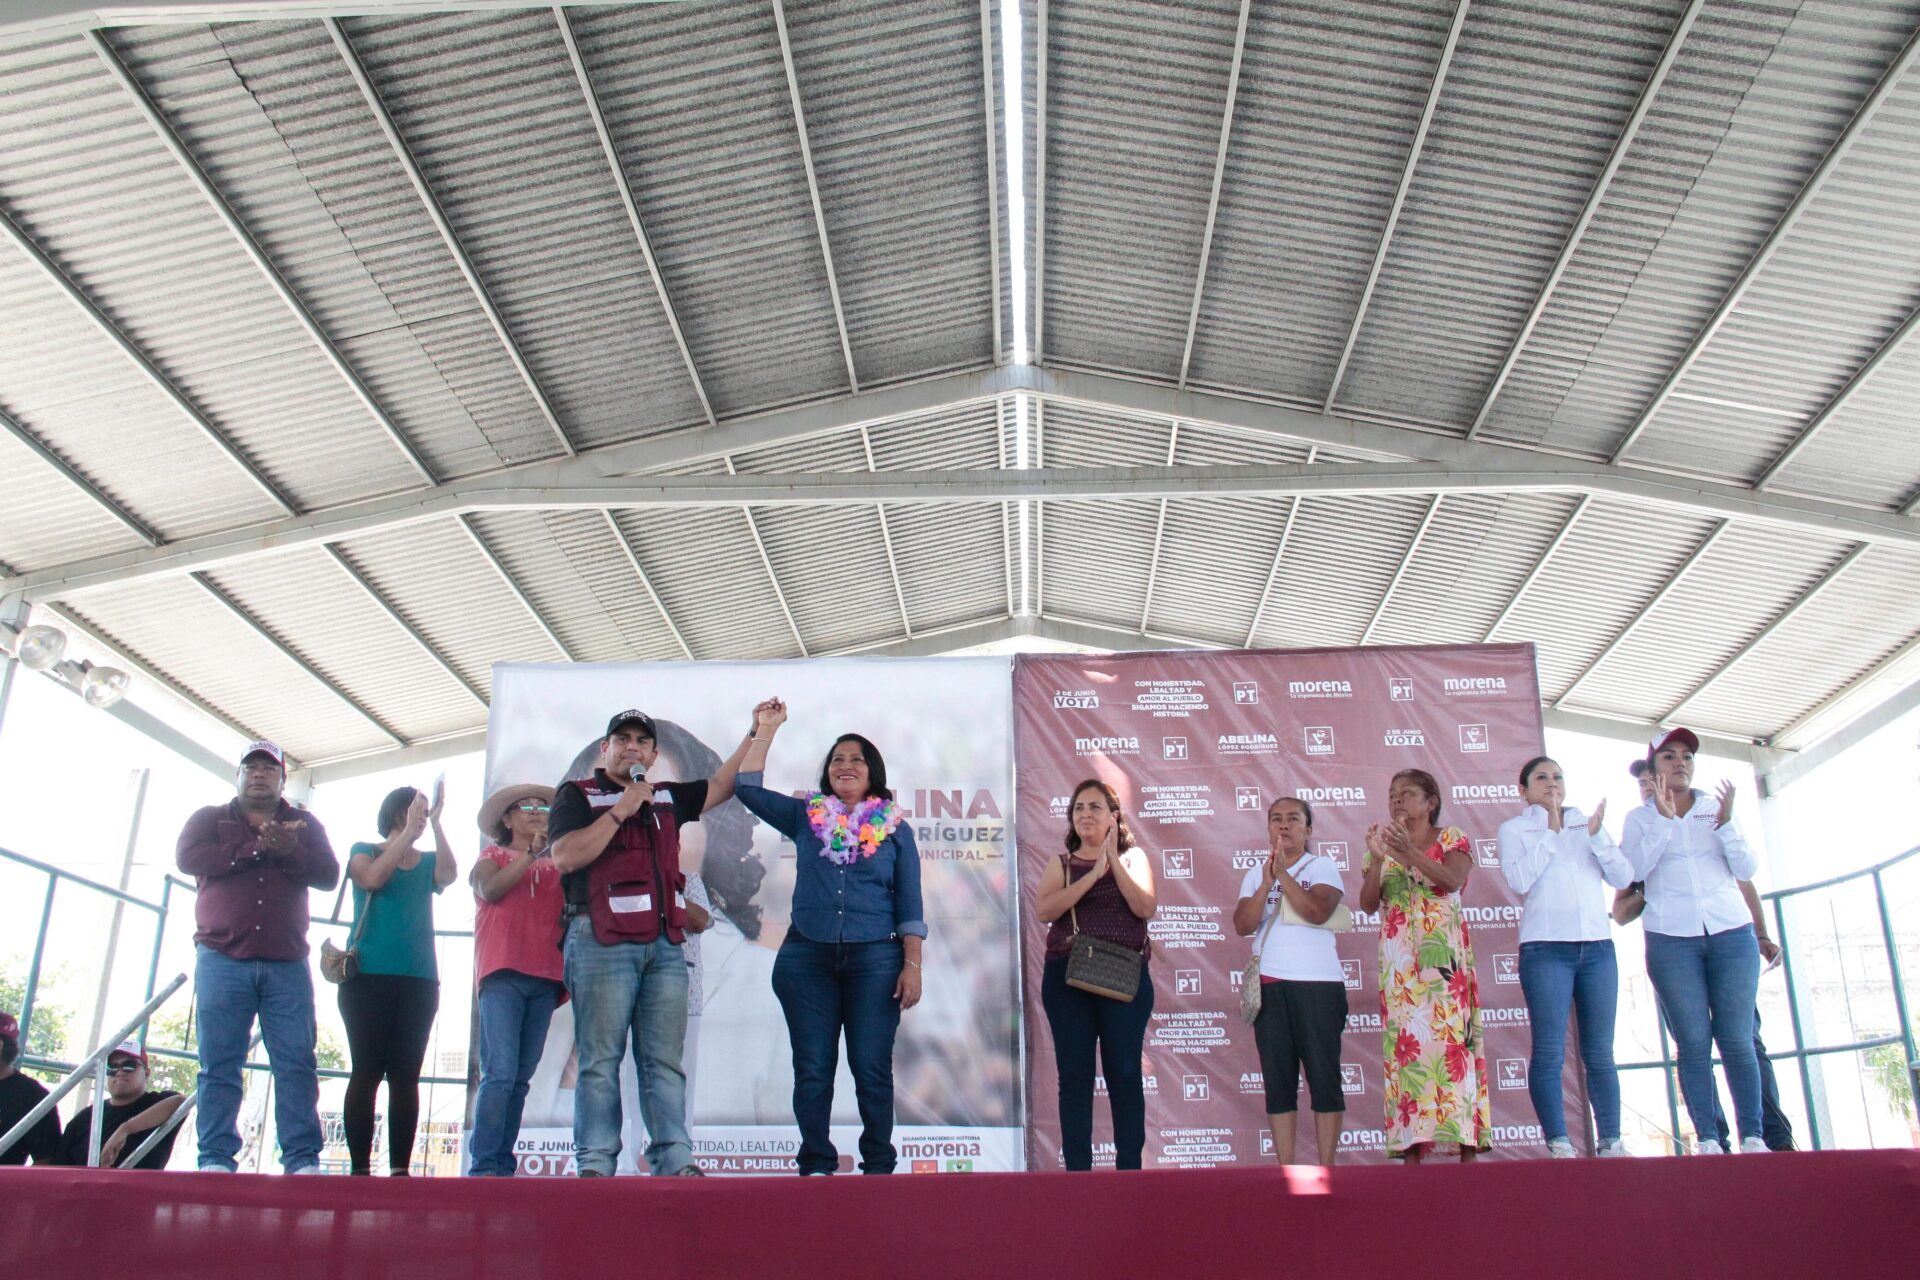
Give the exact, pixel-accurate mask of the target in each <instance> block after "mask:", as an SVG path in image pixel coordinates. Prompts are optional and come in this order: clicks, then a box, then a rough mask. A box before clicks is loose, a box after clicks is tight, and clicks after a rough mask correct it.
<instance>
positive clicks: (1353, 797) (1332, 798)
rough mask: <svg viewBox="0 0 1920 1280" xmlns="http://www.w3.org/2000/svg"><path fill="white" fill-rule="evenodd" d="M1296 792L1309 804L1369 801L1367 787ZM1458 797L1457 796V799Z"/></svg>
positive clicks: (1305, 789)
mask: <svg viewBox="0 0 1920 1280" xmlns="http://www.w3.org/2000/svg"><path fill="white" fill-rule="evenodd" d="M1459 789H1460V788H1458V787H1455V788H1454V790H1455V791H1458V790H1459ZM1507 790H1509V791H1511V790H1513V788H1512V787H1509V788H1507ZM1294 794H1295V795H1297V796H1299V797H1300V798H1301V799H1302V800H1305V801H1306V802H1307V803H1308V804H1323V805H1327V806H1329V807H1332V808H1341V807H1344V806H1347V805H1356V804H1365V803H1366V802H1367V789H1366V788H1365V787H1302V788H1300V790H1299V791H1297V792H1295V793H1294ZM1457 798H1458V797H1456V799H1457Z"/></svg>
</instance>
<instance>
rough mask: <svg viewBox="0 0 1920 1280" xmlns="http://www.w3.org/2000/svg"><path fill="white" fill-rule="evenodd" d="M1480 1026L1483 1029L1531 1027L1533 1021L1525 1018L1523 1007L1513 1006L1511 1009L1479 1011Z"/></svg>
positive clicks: (1498, 1008) (1524, 1008)
mask: <svg viewBox="0 0 1920 1280" xmlns="http://www.w3.org/2000/svg"><path fill="white" fill-rule="evenodd" d="M1480 1025H1481V1026H1483V1027H1526V1026H1531V1025H1533V1019H1532V1018H1530V1017H1528V1016H1527V1007H1526V1006H1525V1005H1515V1006H1514V1007H1513V1008H1511V1009H1502V1008H1500V1007H1498V1006H1495V1007H1493V1008H1487V1007H1485V1006H1482V1007H1481V1009H1480Z"/></svg>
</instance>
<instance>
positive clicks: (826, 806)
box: [807, 791, 901, 867]
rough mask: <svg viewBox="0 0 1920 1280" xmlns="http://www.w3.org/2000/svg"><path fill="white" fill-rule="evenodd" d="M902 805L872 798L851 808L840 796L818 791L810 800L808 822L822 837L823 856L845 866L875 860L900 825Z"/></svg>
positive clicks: (808, 803) (815, 832)
mask: <svg viewBox="0 0 1920 1280" xmlns="http://www.w3.org/2000/svg"><path fill="white" fill-rule="evenodd" d="M900 817H901V815H900V806H899V805H898V804H896V803H894V802H893V801H892V800H883V799H881V798H880V797H878V796H869V797H867V798H866V799H865V800H862V801H861V802H860V803H859V804H857V805H855V806H853V808H852V809H848V808H847V806H846V805H845V804H843V803H841V801H840V798H839V797H838V796H834V795H829V794H827V793H826V792H824V791H816V792H814V793H813V795H812V797H811V798H809V799H808V801H807V822H808V824H809V825H811V826H812V827H813V834H814V835H816V836H818V837H820V856H821V857H823V858H825V859H826V860H827V861H829V862H833V863H837V864H838V865H840V866H843V867H849V866H852V865H853V864H854V863H855V862H858V861H859V860H860V859H861V858H871V857H872V856H873V855H874V852H875V851H876V850H878V849H879V848H880V845H881V842H882V841H884V840H885V839H886V838H887V837H888V836H890V835H892V834H893V829H894V828H895V827H897V826H899V825H900Z"/></svg>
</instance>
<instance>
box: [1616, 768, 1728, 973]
mask: <svg viewBox="0 0 1920 1280" xmlns="http://www.w3.org/2000/svg"><path fill="white" fill-rule="evenodd" d="M1717 816H1719V805H1718V804H1716V803H1715V802H1714V801H1713V799H1712V798H1711V797H1709V796H1708V795H1707V793H1706V792H1704V791H1701V790H1699V789H1697V788H1696V789H1695V790H1694V793H1693V807H1692V808H1691V809H1689V810H1687V812H1686V815H1685V816H1684V817H1675V818H1663V817H1661V816H1660V811H1659V810H1658V809H1656V808H1654V807H1653V801H1651V800H1649V801H1647V802H1646V803H1645V804H1643V805H1641V806H1640V807H1639V808H1638V809H1635V810H1634V811H1633V812H1632V813H1629V814H1628V815H1627V821H1626V824H1625V826H1624V828H1623V829H1622V830H1621V833H1620V846H1621V848H1622V849H1623V850H1625V852H1626V855H1627V861H1628V862H1630V863H1632V864H1633V876H1634V879H1636V880H1644V881H1646V883H1647V889H1646V893H1647V910H1646V914H1644V915H1642V916H1641V917H1640V923H1641V924H1642V925H1644V926H1645V927H1646V929H1647V930H1648V931H1649V932H1652V933H1664V934H1667V935H1669V936H1672V937H1680V938H1685V937H1697V936H1699V935H1700V934H1703V933H1725V932H1726V931H1727V930H1729V929H1738V928H1739V927H1740V926H1741V925H1743V924H1752V923H1753V916H1752V915H1751V914H1749V913H1748V911H1747V900H1746V899H1745V898H1744V897H1742V896H1741V893H1740V881H1742V880H1751V879H1753V875H1754V872H1755V871H1757V870H1759V865H1760V864H1759V859H1758V858H1757V857H1756V856H1755V855H1754V852H1753V850H1752V849H1751V848H1749V847H1748V845H1747V841H1746V837H1745V836H1743V835H1741V834H1740V828H1739V826H1738V825H1736V824H1735V823H1734V822H1732V821H1731V820H1729V821H1728V823H1727V825H1725V826H1724V827H1715V826H1714V824H1713V820H1714V818H1716V817H1717Z"/></svg>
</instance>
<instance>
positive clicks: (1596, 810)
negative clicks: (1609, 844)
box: [1587, 796, 1607, 836]
mask: <svg viewBox="0 0 1920 1280" xmlns="http://www.w3.org/2000/svg"><path fill="white" fill-rule="evenodd" d="M1606 816H1607V798H1606V797H1605V796H1602V797H1600V803H1599V804H1597V805H1595V806H1593V813H1592V815H1591V816H1589V817H1588V818H1587V834H1588V835H1590V836H1597V835H1599V834H1600V824H1601V823H1602V822H1603V821H1604V820H1605V819H1606Z"/></svg>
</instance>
